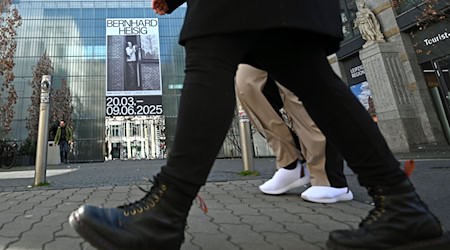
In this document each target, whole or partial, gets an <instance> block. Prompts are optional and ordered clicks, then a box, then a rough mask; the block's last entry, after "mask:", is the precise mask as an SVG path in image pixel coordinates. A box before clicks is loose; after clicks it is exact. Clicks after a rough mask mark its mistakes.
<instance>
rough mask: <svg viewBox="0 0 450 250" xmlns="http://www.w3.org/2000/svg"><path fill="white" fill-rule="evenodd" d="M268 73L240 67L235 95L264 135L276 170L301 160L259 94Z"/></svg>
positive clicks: (284, 127)
mask: <svg viewBox="0 0 450 250" xmlns="http://www.w3.org/2000/svg"><path fill="white" fill-rule="evenodd" d="M266 81H267V72H265V71H263V70H259V69H257V68H254V67H252V66H250V65H246V64H241V65H239V67H238V71H237V73H236V95H237V96H238V98H239V100H240V102H241V105H242V107H243V108H244V110H245V111H246V113H247V115H248V116H249V118H250V120H251V121H252V123H253V125H254V126H255V127H256V129H257V130H258V131H259V132H260V133H261V134H263V135H264V137H265V138H266V140H267V143H268V144H269V146H270V147H271V149H272V151H273V152H274V154H275V157H276V160H277V168H281V167H285V166H287V165H289V164H291V163H292V162H294V161H296V160H298V159H299V158H300V152H299V150H298V149H297V147H296V146H295V142H294V139H293V137H292V135H291V132H290V130H289V128H288V127H287V125H286V124H285V123H284V121H283V119H282V118H281V117H280V116H279V115H278V113H276V111H275V110H274V109H273V108H272V106H271V105H270V103H269V102H268V101H267V99H266V97H265V96H264V94H263V93H262V90H263V88H264V85H265V84H266Z"/></svg>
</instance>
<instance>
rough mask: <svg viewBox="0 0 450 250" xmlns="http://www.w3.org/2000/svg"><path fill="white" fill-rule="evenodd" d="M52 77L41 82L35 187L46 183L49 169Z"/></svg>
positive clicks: (47, 76)
mask: <svg viewBox="0 0 450 250" xmlns="http://www.w3.org/2000/svg"><path fill="white" fill-rule="evenodd" d="M51 79H52V77H51V76H50V75H43V76H42V80H41V104H40V107H39V128H38V139H37V148H36V171H35V175H34V185H35V186H36V185H40V184H43V183H45V182H46V181H45V176H46V168H47V141H48V115H49V109H50V87H51Z"/></svg>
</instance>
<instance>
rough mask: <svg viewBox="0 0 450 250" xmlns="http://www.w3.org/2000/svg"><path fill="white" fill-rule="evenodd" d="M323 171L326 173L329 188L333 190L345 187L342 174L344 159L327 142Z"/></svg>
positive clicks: (345, 182) (344, 178) (344, 179)
mask: <svg viewBox="0 0 450 250" xmlns="http://www.w3.org/2000/svg"><path fill="white" fill-rule="evenodd" d="M325 171H326V172H327V177H328V181H329V182H330V186H332V187H335V188H343V187H347V186H348V185H347V179H346V177H345V174H344V158H342V156H341V155H340V154H339V152H338V151H337V150H336V148H335V147H334V146H333V145H332V144H331V143H330V141H329V140H327V144H326V146H325Z"/></svg>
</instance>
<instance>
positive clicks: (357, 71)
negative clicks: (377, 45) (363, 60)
mask: <svg viewBox="0 0 450 250" xmlns="http://www.w3.org/2000/svg"><path fill="white" fill-rule="evenodd" d="M365 74H366V73H365V71H364V67H363V66H362V65H358V66H356V67H353V68H351V69H350V75H351V76H352V78H357V77H360V76H362V75H365Z"/></svg>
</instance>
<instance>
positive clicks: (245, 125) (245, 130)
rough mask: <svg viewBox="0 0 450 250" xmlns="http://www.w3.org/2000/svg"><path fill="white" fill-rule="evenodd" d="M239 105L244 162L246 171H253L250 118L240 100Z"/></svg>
mask: <svg viewBox="0 0 450 250" xmlns="http://www.w3.org/2000/svg"><path fill="white" fill-rule="evenodd" d="M238 107H239V135H240V136H239V137H240V139H241V149H242V163H243V165H244V171H253V148H252V138H251V136H250V135H251V131H250V120H249V118H248V115H247V113H245V111H244V110H243V109H242V106H241V104H240V103H239V100H238Z"/></svg>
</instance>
